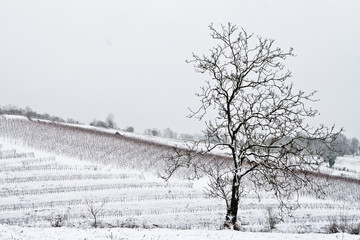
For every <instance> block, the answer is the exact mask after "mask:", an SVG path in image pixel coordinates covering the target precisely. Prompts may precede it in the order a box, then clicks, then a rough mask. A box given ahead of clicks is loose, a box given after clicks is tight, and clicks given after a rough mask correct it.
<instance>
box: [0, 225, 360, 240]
mask: <svg viewBox="0 0 360 240" xmlns="http://www.w3.org/2000/svg"><path fill="white" fill-rule="evenodd" d="M0 239H2V240H15V239H16V240H50V239H56V240H69V239H71V240H85V239H86V240H107V239H108V240H184V239H186V240H219V239H221V240H229V239H234V240H235V239H246V240H270V239H271V240H296V239H301V240H359V236H355V235H349V234H346V233H337V234H316V233H310V234H284V233H252V232H235V231H230V230H222V231H214V230H173V229H123V228H121V229H119V228H116V229H115V228H105V229H75V228H26V227H18V226H6V225H0Z"/></svg>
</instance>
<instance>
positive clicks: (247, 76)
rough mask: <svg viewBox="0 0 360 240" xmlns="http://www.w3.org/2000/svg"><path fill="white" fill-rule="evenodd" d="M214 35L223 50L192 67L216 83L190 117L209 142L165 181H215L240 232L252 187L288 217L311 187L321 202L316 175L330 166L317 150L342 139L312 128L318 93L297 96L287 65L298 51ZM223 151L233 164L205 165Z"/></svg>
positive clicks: (180, 160) (170, 167) (178, 160)
mask: <svg viewBox="0 0 360 240" xmlns="http://www.w3.org/2000/svg"><path fill="white" fill-rule="evenodd" d="M209 28H210V31H211V37H212V39H214V40H215V41H216V42H217V43H216V45H215V47H214V48H212V49H210V52H209V55H208V56H206V55H202V56H198V55H196V54H193V59H192V60H190V61H187V62H188V63H192V64H193V65H194V67H195V70H196V72H199V73H208V74H209V75H210V79H209V80H208V81H206V84H205V86H203V87H202V88H201V91H200V92H199V93H198V94H197V96H198V97H199V98H200V103H201V104H200V107H199V108H198V109H196V110H195V111H191V114H190V116H189V117H191V118H194V117H195V118H198V119H199V120H200V121H203V122H204V123H205V125H206V130H205V131H204V134H205V138H204V140H201V141H197V142H195V144H194V145H193V146H192V147H191V148H190V149H187V150H181V149H177V150H176V153H175V154H174V155H173V156H170V157H169V158H167V164H166V169H165V171H164V173H163V174H162V177H163V178H164V179H169V178H170V177H171V176H172V175H173V173H174V172H175V171H176V170H177V169H179V168H181V167H187V168H192V170H194V171H193V173H194V174H195V175H194V176H197V174H198V173H199V172H201V173H203V174H205V175H208V176H209V179H210V184H209V192H210V194H212V195H213V196H219V197H222V198H224V199H225V200H226V205H227V213H226V222H225V224H226V226H229V227H234V229H236V228H238V226H236V223H237V213H238V206H239V199H240V196H241V192H242V190H243V189H244V183H245V182H251V186H252V187H253V188H254V189H255V190H256V189H263V190H266V191H273V192H274V194H275V196H276V198H277V199H278V200H279V203H280V206H281V208H280V209H281V210H282V211H281V213H282V212H283V211H284V212H285V210H287V209H288V208H289V205H288V204H287V202H286V199H287V197H289V196H290V195H291V194H292V193H298V192H299V190H300V189H303V188H304V186H307V187H308V189H312V190H314V191H316V192H317V193H318V194H320V193H321V192H320V191H321V186H318V185H317V184H316V183H315V182H314V181H312V178H311V171H314V170H317V169H318V167H319V164H320V161H322V160H321V159H320V158H319V157H318V155H319V154H320V153H319V152H318V151H317V150H316V149H314V148H313V147H310V146H311V142H313V141H317V142H321V144H323V145H324V146H328V145H330V143H331V142H333V141H334V139H335V138H336V136H337V134H338V133H336V132H334V127H332V128H327V127H325V126H323V125H320V126H319V127H311V126H309V125H307V124H305V120H306V119H307V118H308V117H315V116H316V115H317V114H318V112H317V110H314V109H312V108H308V107H306V106H305V104H306V103H307V102H314V101H317V100H316V99H314V95H315V93H316V92H315V91H314V92H311V93H308V94H307V93H305V92H303V91H294V89H293V84H292V83H288V81H287V80H288V78H289V77H290V75H291V74H290V71H285V70H284V64H283V61H284V60H285V59H286V58H287V57H291V56H294V54H293V51H292V49H290V50H289V51H283V50H281V49H280V48H275V47H274V40H271V39H266V38H261V37H259V36H254V35H253V34H250V35H249V34H247V32H246V31H245V30H244V29H240V30H239V29H238V28H237V27H236V26H234V25H232V24H230V23H229V24H228V25H222V26H221V29H220V30H217V29H215V28H214V27H213V25H210V26H209ZM215 149H217V150H222V151H223V152H225V153H228V154H229V156H230V158H231V161H230V162H229V161H227V163H226V161H225V162H224V161H223V160H221V161H219V162H217V163H216V159H215V161H211V162H205V161H201V160H199V159H200V158H199V157H198V156H203V155H205V154H207V153H209V152H211V151H213V150H215ZM297 196H298V195H297Z"/></svg>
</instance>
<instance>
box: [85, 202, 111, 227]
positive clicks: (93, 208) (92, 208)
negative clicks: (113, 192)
mask: <svg viewBox="0 0 360 240" xmlns="http://www.w3.org/2000/svg"><path fill="white" fill-rule="evenodd" d="M105 203H106V199H104V200H103V201H102V202H101V203H99V204H98V205H97V204H95V203H94V201H91V200H88V199H86V200H85V204H86V206H87V210H88V212H89V213H90V215H91V218H92V219H93V220H94V222H93V223H92V226H93V227H94V228H97V226H98V218H99V213H100V212H101V211H102V208H103V207H104V205H105Z"/></svg>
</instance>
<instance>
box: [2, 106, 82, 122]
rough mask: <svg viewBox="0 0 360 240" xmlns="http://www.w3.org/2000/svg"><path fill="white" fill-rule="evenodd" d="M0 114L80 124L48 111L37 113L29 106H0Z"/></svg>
mask: <svg viewBox="0 0 360 240" xmlns="http://www.w3.org/2000/svg"><path fill="white" fill-rule="evenodd" d="M0 115H15V116H23V117H27V118H28V119H29V120H32V119H34V118H35V119H42V120H48V121H52V122H62V123H74V124H80V122H79V121H76V120H74V119H72V118H68V119H67V120H64V119H63V118H61V117H58V116H53V115H50V114H48V113H38V112H36V111H34V110H32V109H31V108H30V107H26V108H19V107H17V106H14V105H8V106H5V107H0Z"/></svg>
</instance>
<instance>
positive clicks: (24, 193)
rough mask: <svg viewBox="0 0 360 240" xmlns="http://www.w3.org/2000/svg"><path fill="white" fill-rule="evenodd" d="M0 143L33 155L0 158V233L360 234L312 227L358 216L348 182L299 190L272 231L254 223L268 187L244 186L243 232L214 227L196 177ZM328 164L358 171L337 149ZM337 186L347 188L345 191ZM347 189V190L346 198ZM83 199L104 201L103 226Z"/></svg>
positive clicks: (210, 205) (216, 218)
mask: <svg viewBox="0 0 360 240" xmlns="http://www.w3.org/2000/svg"><path fill="white" fill-rule="evenodd" d="M84 127H86V126H84ZM91 128H92V127H91ZM106 131H107V130H106ZM109 131H110V130H109ZM112 131H114V130H112ZM124 135H128V136H129V137H130V136H131V137H135V138H136V137H138V138H142V139H143V140H150V141H154V142H157V143H161V144H166V145H177V144H179V142H177V143H174V142H172V140H170V139H161V138H152V137H148V136H140V137H139V136H136V134H133V133H124ZM0 145H1V147H0V152H6V151H7V150H16V153H20V154H21V153H32V154H33V155H34V156H30V157H10V158H1V159H0V160H1V161H0V194H1V196H0V221H2V223H4V224H3V225H1V224H0V240H2V239H18V240H22V239H24V240H25V239H30V240H31V239H39V240H43V239H59V240H60V239H81V240H85V239H86V240H90V239H200V240H201V239H217V240H218V239H250V240H252V239H275V240H276V239H313V240H317V239H349V240H351V239H356V240H360V237H359V236H354V235H348V234H345V233H340V234H320V233H318V232H327V230H326V228H327V227H328V226H329V224H330V221H329V216H330V217H332V218H334V219H341V218H346V219H349V220H350V219H352V221H351V222H350V224H352V225H354V224H358V223H360V205H359V202H358V200H357V199H359V196H360V194H359V187H358V185H356V184H355V183H351V182H349V183H344V184H343V185H331V188H330V190H331V191H328V192H329V193H330V195H333V197H332V198H328V199H321V200H319V199H316V198H314V197H312V196H307V195H304V196H301V197H300V203H301V207H300V208H299V209H297V210H296V211H294V213H293V217H292V218H287V219H285V221H284V222H283V223H279V224H277V225H276V229H275V231H276V232H272V233H271V232H270V233H269V232H267V233H265V232H260V231H270V230H269V229H268V223H267V220H266V218H267V217H268V215H267V211H266V209H267V208H269V207H271V208H274V210H275V209H276V205H277V201H276V199H275V198H274V197H273V196H271V195H269V194H268V193H260V194H261V198H262V200H261V201H259V200H258V198H257V195H254V194H248V195H247V196H246V197H245V198H244V199H243V200H242V202H241V205H240V208H239V216H241V217H239V218H240V221H241V225H242V226H241V227H242V230H244V231H247V232H236V231H230V230H216V229H219V228H220V229H221V227H220V226H221V225H222V223H223V219H224V213H225V212H226V210H225V204H224V202H223V200H222V199H214V198H209V197H207V196H205V195H204V191H203V189H204V186H206V180H204V179H200V180H197V181H186V180H184V179H176V178H175V179H172V181H171V182H170V183H169V184H170V185H167V183H165V182H164V181H163V180H161V179H159V178H158V177H157V176H156V175H155V174H154V173H151V172H147V171H144V170H142V171H140V170H138V169H129V168H121V167H113V166H111V165H109V164H104V163H100V162H94V161H85V160H80V159H77V158H71V157H67V156H63V155H61V154H56V153H53V152H44V151H40V150H35V149H33V148H30V147H27V146H24V145H23V144H22V143H21V141H18V142H17V141H14V140H9V139H4V138H1V137H0ZM44 159H45V160H44ZM48 165H49V166H50V167H47V166H48ZM336 166H338V168H335V169H330V168H328V167H325V166H324V167H323V170H324V172H327V173H329V174H331V175H338V176H347V177H354V178H360V177H359V176H360V158H357V157H355V158H354V157H350V156H347V157H343V158H340V159H339V161H337V163H336ZM36 178H39V179H36ZM41 179H45V180H41ZM171 184H173V185H171ZM174 184H175V185H174ZM84 187H85V188H86V187H88V188H87V189H84ZM99 187H101V188H99ZM344 190H348V191H347V194H345V193H344V192H343V191H344ZM332 192H334V193H332ZM349 192H351V193H352V194H350V195H353V196H354V197H353V198H349V196H348V195H349ZM342 196H344V197H342ZM85 200H91V201H93V202H94V203H96V204H97V205H99V204H100V203H101V202H102V201H104V200H106V201H107V202H106V204H105V206H104V208H103V209H102V211H101V214H100V216H99V218H100V219H99V220H100V222H101V223H104V225H103V226H102V227H105V228H101V229H100V228H98V229H94V228H90V224H91V223H92V219H91V217H89V211H88V209H87V206H86V204H85ZM58 214H60V215H62V216H64V217H66V223H65V225H64V226H63V227H61V228H55V227H50V226H51V224H50V221H49V219H50V220H51V221H53V220H54V216H56V215H58ZM6 221H7V222H6ZM6 224H10V225H6ZM106 224H109V225H106ZM132 224H133V225H134V226H133V227H136V229H130V228H118V227H119V226H120V227H124V226H125V227H131V226H129V225H132ZM110 225H111V226H112V227H111V228H109V227H110ZM29 226H31V227H29ZM169 228H170V229H169ZM180 229H186V230H180ZM254 231H256V232H257V233H255V232H254ZM280 232H281V233H280ZM312 232H317V233H312Z"/></svg>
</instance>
